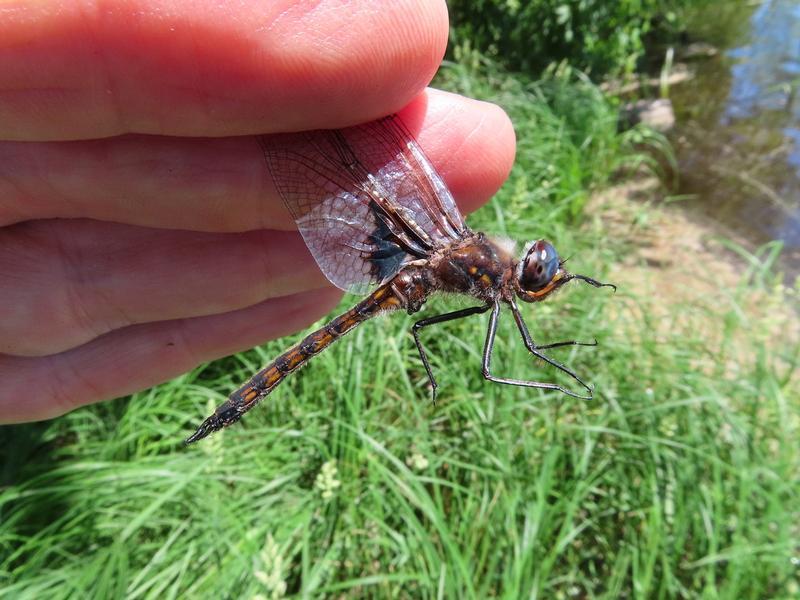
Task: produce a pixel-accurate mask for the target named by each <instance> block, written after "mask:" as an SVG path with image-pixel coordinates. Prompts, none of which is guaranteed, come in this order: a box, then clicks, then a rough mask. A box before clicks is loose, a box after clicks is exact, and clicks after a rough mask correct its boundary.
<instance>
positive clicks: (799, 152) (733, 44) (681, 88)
mask: <svg viewBox="0 0 800 600" xmlns="http://www.w3.org/2000/svg"><path fill="white" fill-rule="evenodd" d="M713 5H714V6H712V8H709V9H707V10H705V11H704V12H703V14H702V15H700V16H698V17H697V18H698V23H696V29H697V30H698V33H695V36H698V35H702V34H703V32H705V35H706V36H707V38H708V39H706V40H705V41H708V42H710V43H711V44H713V45H714V46H716V47H717V48H718V49H719V52H718V53H717V54H716V55H715V56H712V57H710V58H709V57H706V58H700V59H695V60H694V61H692V62H690V63H689V64H690V66H691V68H692V70H693V71H694V72H695V77H694V78H693V79H691V80H689V81H687V82H684V83H681V84H678V85H675V86H673V87H672V88H671V89H670V91H669V96H670V98H671V100H672V102H673V105H674V108H675V113H676V117H677V123H678V124H677V127H676V129H675V131H674V134H673V135H672V136H671V137H672V141H673V143H674V145H675V148H676V152H677V155H678V161H679V163H680V177H681V182H680V185H679V190H680V193H682V194H688V195H689V198H688V200H687V202H688V203H690V205H691V207H692V208H694V209H697V210H700V211H702V212H703V213H705V214H707V215H709V216H711V217H712V218H713V219H714V220H715V221H718V222H720V223H722V224H723V225H725V226H726V227H728V228H729V229H730V230H731V231H735V232H736V233H738V234H740V235H741V237H743V238H744V239H746V240H748V242H749V243H748V245H749V246H750V247H751V249H752V248H753V247H755V246H757V245H760V244H762V243H764V242H767V241H769V240H772V239H779V240H781V241H782V242H783V243H784V251H783V255H782V263H783V267H784V270H785V271H786V272H787V274H788V275H789V276H790V277H791V279H794V277H796V276H797V275H800V98H798V96H799V95H800V89H799V88H800V1H798V0H794V1H793V0H764V1H762V2H746V1H744V0H739V1H738V2H721V3H713Z"/></svg>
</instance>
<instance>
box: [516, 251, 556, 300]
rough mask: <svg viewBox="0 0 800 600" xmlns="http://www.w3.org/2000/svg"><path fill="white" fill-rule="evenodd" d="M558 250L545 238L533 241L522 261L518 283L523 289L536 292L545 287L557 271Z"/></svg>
mask: <svg viewBox="0 0 800 600" xmlns="http://www.w3.org/2000/svg"><path fill="white" fill-rule="evenodd" d="M558 266H559V260H558V252H556V249H555V248H553V244H551V243H550V242H548V241H546V240H539V241H537V242H535V243H534V244H533V245H532V246H531V247H530V250H528V254H526V255H525V258H524V259H523V262H522V268H521V271H520V278H519V285H520V287H521V288H522V289H523V290H526V291H529V292H537V291H539V290H541V289H542V288H544V287H547V284H549V283H550V282H551V281H552V280H553V277H555V274H556V273H557V272H558Z"/></svg>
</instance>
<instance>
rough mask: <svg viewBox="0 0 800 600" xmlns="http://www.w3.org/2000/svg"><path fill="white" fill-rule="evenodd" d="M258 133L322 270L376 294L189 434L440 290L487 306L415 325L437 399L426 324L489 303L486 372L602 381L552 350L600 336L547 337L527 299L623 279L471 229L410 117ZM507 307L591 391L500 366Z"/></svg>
mask: <svg viewBox="0 0 800 600" xmlns="http://www.w3.org/2000/svg"><path fill="white" fill-rule="evenodd" d="M257 140H258V144H259V146H260V149H261V151H262V152H263V155H264V159H265V161H266V166H267V169H268V170H269V173H270V175H271V176H272V180H273V182H274V184H275V187H276V188H277V191H278V194H279V195H280V197H281V198H282V199H283V202H284V204H285V205H286V207H287V209H288V210H289V212H290V213H291V214H292V217H293V218H294V220H295V223H296V225H297V228H298V230H299V231H300V233H301V235H302V236H303V240H304V241H305V243H306V245H307V246H308V248H309V250H310V252H311V254H312V255H313V257H314V259H315V260H316V262H317V264H318V265H319V268H320V269H321V270H322V272H323V273H324V274H325V276H326V277H327V278H328V280H330V282H331V283H333V284H334V285H335V286H337V287H339V288H341V289H343V290H345V291H347V292H351V293H354V294H359V295H361V296H366V297H365V298H364V299H363V300H361V301H360V302H358V303H357V304H356V305H355V306H354V307H353V308H351V309H350V310H348V311H347V312H345V313H344V314H342V315H340V316H338V317H336V318H334V319H332V320H331V321H329V322H328V323H327V324H326V325H325V326H323V327H322V328H320V329H318V330H316V331H314V332H313V333H310V334H308V335H307V336H306V337H304V338H303V339H302V340H301V341H300V342H298V343H297V344H295V345H294V346H292V347H291V348H289V349H288V350H286V351H285V352H283V353H282V354H281V355H279V356H278V357H277V358H275V360H273V361H272V362H271V363H270V364H268V365H267V366H266V367H265V368H264V369H262V370H261V371H259V372H258V373H256V374H255V375H254V376H253V377H252V378H251V379H250V380H249V381H248V382H247V383H245V384H244V385H243V386H241V387H240V388H239V389H237V390H236V391H235V392H233V394H231V395H230V397H229V398H228V399H227V400H226V401H225V402H223V403H222V404H221V405H220V406H219V407H218V408H217V409H216V410H215V411H214V414H212V415H211V416H209V417H208V418H207V419H206V420H205V421H204V422H203V423H202V424H201V425H200V427H198V428H197V431H196V432H195V433H194V434H192V435H191V436H190V437H189V438H188V439H187V440H186V443H193V442H196V441H198V440H200V439H202V438H204V437H206V436H208V435H209V434H211V433H213V432H215V431H218V430H220V429H222V428H223V427H227V426H229V425H232V424H233V423H236V422H237V421H239V419H241V418H242V416H243V415H244V414H245V413H246V412H248V411H249V410H250V409H252V408H253V407H254V406H255V405H256V404H257V403H258V402H260V401H261V400H263V399H264V398H265V397H266V396H267V395H269V394H270V393H271V392H272V391H273V390H274V389H275V388H276V387H277V386H278V385H279V384H280V383H281V382H282V381H284V380H285V379H286V377H288V376H289V375H290V374H291V373H293V372H295V371H297V370H298V369H299V368H300V367H302V366H304V365H305V364H306V363H307V362H308V361H309V360H311V359H312V358H313V357H314V356H316V355H317V354H319V353H320V352H322V351H323V350H325V349H326V348H327V347H328V346H330V345H331V344H333V342H335V341H336V340H338V339H339V338H341V337H342V336H343V335H345V334H346V333H348V332H350V331H352V330H353V329H354V328H355V327H357V326H358V325H360V324H361V323H364V322H365V321H367V320H369V319H371V318H373V317H375V316H377V315H379V314H382V313H387V312H392V311H398V310H405V311H407V312H408V313H409V314H414V313H416V312H417V311H419V310H420V309H421V308H422V306H423V305H424V304H425V302H426V301H427V300H428V299H429V298H430V297H431V296H432V295H433V294H435V293H441V292H444V293H451V294H462V295H466V296H470V297H472V298H474V299H475V300H476V301H477V303H478V304H477V305H475V306H470V307H468V308H463V309H460V310H456V311H453V312H448V313H445V314H440V315H436V316H431V317H427V318H423V319H421V320H418V321H416V323H414V325H413V327H412V333H413V337H414V342H415V344H416V346H417V350H418V351H419V356H420V358H421V360H422V364H423V366H424V367H425V371H426V373H427V376H428V380H429V382H430V387H431V394H432V397H433V401H434V402H435V401H436V394H437V390H438V387H439V386H438V383H437V381H436V377H435V376H434V374H433V370H432V368H431V364H430V361H429V359H428V355H427V353H426V352H425V349H424V347H423V345H422V342H421V338H420V332H421V331H422V330H423V329H425V328H426V327H430V326H432V325H437V324H441V323H445V322H447V321H453V320H456V319H462V318H465V317H469V316H472V315H477V314H481V313H486V312H490V317H489V325H488V330H487V334H486V339H485V342H484V346H483V358H482V374H483V377H484V378H485V379H487V380H489V381H492V382H495V383H501V384H509V385H515V386H523V387H529V388H538V389H544V390H555V391H558V392H561V393H563V394H566V395H568V396H573V397H576V398H583V399H591V397H592V393H593V389H592V387H590V386H589V385H588V384H587V383H585V382H584V381H583V380H582V379H581V378H580V377H578V375H577V374H576V373H575V372H574V371H573V370H572V369H570V368H569V367H567V366H565V365H563V364H561V363H560V362H558V361H556V360H554V359H553V358H551V357H550V356H548V355H547V354H545V353H544V350H548V349H552V348H558V347H562V346H574V345H580V346H595V345H597V340H594V341H593V342H588V343H586V342H577V341H574V340H570V341H564V342H556V343H550V344H544V345H538V344H536V343H535V342H534V340H533V338H532V336H531V334H530V332H529V330H528V327H527V326H526V324H525V321H524V320H523V318H522V314H521V313H520V309H519V305H518V304H517V300H520V301H522V302H528V303H533V302H541V301H543V300H544V299H546V298H548V297H550V295H551V294H553V293H554V292H555V291H556V290H558V289H559V288H561V287H562V286H563V285H565V284H566V283H568V282H570V281H574V280H580V281H584V282H586V283H588V284H590V285H592V286H594V287H597V288H600V287H610V288H613V289H614V290H615V291H616V286H614V285H613V284H610V283H601V282H599V281H597V280H595V279H592V278H591V277H587V276H585V275H577V274H573V273H569V272H568V271H567V270H566V269H565V267H564V263H565V261H564V260H562V259H561V258H560V257H559V255H558V253H557V252H556V249H555V248H554V247H553V245H552V244H551V243H550V242H549V241H547V240H544V239H539V240H535V241H532V242H529V243H528V244H526V245H525V247H524V250H523V251H522V253H521V256H519V257H517V255H516V254H515V253H514V243H513V242H511V241H510V240H506V239H502V238H491V237H489V236H487V235H485V234H483V233H480V232H475V231H473V230H472V229H470V228H469V227H468V226H467V224H466V223H465V221H464V217H463V216H462V215H461V212H460V211H459V209H458V207H457V206H456V203H455V200H454V199H453V195H452V194H451V192H450V190H449V189H448V188H447V185H445V183H444V181H443V180H442V177H441V176H440V175H439V173H437V171H436V169H435V168H434V167H433V165H432V164H431V161H430V160H429V159H428V158H427V157H426V155H425V153H424V152H423V151H422V149H421V148H420V146H419V144H418V143H417V141H416V140H415V139H414V137H413V136H412V135H411V133H410V132H409V131H408V129H407V128H406V126H405V125H404V124H403V122H402V121H401V119H400V117H398V116H397V115H392V116H388V117H384V118H382V119H380V120H377V121H373V122H370V123H366V124H362V125H356V126H353V127H348V128H345V129H336V130H315V131H306V132H300V133H282V134H269V135H261V136H258V137H257ZM504 307H507V308H509V309H510V310H511V314H512V315H513V318H514V321H515V322H516V325H517V328H518V329H519V332H520V334H521V335H522V340H523V342H524V344H525V347H526V348H527V350H528V352H530V354H531V355H533V356H534V357H536V358H538V359H540V360H542V361H544V362H545V363H547V364H549V365H551V366H552V367H554V368H556V369H558V370H560V371H563V372H564V373H566V374H567V375H569V376H570V377H572V379H573V380H575V381H576V382H577V383H578V384H579V385H580V386H582V393H578V392H575V391H573V390H571V389H568V388H566V387H563V386H561V385H559V384H556V383H550V382H541V381H528V380H522V379H510V378H507V377H499V376H497V375H495V374H494V372H493V370H492V354H493V349H494V343H495V337H496V332H497V324H498V320H499V317H500V313H501V309H502V308H504ZM583 390H585V392H583Z"/></svg>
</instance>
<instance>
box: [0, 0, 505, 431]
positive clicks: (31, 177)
mask: <svg viewBox="0 0 800 600" xmlns="http://www.w3.org/2000/svg"><path fill="white" fill-rule="evenodd" d="M446 41H447V13H446V8H445V4H444V2H443V1H438V0H436V1H435V0H428V1H423V0H399V1H396V2H392V3H382V4H381V5H380V9H379V10H378V9H376V4H375V3H374V2H369V1H367V0H363V1H361V0H358V1H351V2H344V1H343V0H340V1H333V0H319V1H317V2H293V1H292V2H289V1H277V0H273V1H271V2H260V3H228V2H224V1H223V2H210V1H207V0H194V1H192V2H183V1H181V2H172V3H164V2H159V3H156V2H155V1H153V2H148V1H141V0H128V1H119V0H110V1H109V0H106V1H104V2H97V1H95V2H90V1H87V0H81V1H74V0H73V1H69V2H67V1H64V2H40V1H36V0H22V1H17V2H13V3H11V4H5V5H4V7H3V9H2V12H0V298H2V302H0V422H3V423H11V422H21V421H31V420H37V419H45V418H50V417H54V416H57V415H60V414H63V413H65V412H67V411H70V410H73V409H74V408H77V407H79V406H82V405H85V404H89V403H92V402H98V401H101V400H107V399H111V398H114V397H118V396H121V395H125V394H129V393H132V392H134V391H137V390H141V389H144V388H147V387H150V386H152V385H155V384H157V383H159V382H163V381H165V380H168V379H170V378H172V377H174V376H176V375H178V374H180V373H183V372H185V371H187V370H189V369H191V368H193V367H195V366H196V365H198V364H200V363H202V362H204V361H208V360H212V359H214V358H218V357H221V356H225V355H228V354H231V353H233V352H237V351H240V350H243V349H246V348H250V347H252V346H254V345H257V344H259V343H262V342H264V341H266V340H268V339H272V338H276V337H280V336H284V335H287V334H289V333H292V332H295V331H297V330H299V329H302V328H304V327H306V326H307V325H309V324H310V323H312V322H313V321H315V320H317V319H319V318H320V317H321V316H323V315H324V314H326V313H327V312H328V311H330V310H331V309H332V308H333V307H334V305H335V304H336V303H337V302H338V300H339V298H340V294H341V293H340V292H339V291H337V290H335V289H334V288H332V286H330V284H329V283H327V281H326V280H325V278H324V276H323V275H322V274H321V273H320V272H319V270H318V269H317V267H316V265H315V263H314V261H313V259H312V258H311V256H310V255H309V253H308V251H307V249H306V248H305V245H304V244H303V242H302V239H301V238H300V236H299V234H298V233H297V232H296V231H295V230H294V227H293V222H292V219H291V217H290V216H289V214H288V212H287V211H286V210H285V208H284V206H283V204H282V202H281V200H280V198H279V197H278V195H277V193H276V191H275V189H274V187H273V186H272V183H271V181H270V179H269V176H268V174H267V172H266V169H265V166H264V161H263V157H262V156H261V155H260V154H259V151H258V146H257V144H256V142H255V140H254V138H253V137H251V136H252V135H253V134H256V133H267V132H278V131H295V130H303V129H313V128H320V127H322V128H336V127H343V126H347V125H351V124H355V123H359V122H364V121H367V120H371V119H374V118H377V117H379V116H381V115H384V114H388V113H392V112H397V111H400V114H401V116H402V118H403V120H404V121H405V122H406V123H407V125H408V126H409V128H410V129H411V131H412V133H414V135H415V136H416V137H417V139H418V141H419V142H420V145H421V146H422V147H423V149H424V150H425V151H426V153H427V154H428V155H429V157H430V158H431V160H432V162H433V163H434V165H435V166H436V167H437V169H438V170H439V171H440V172H441V174H442V176H443V177H444V179H445V181H446V182H447V184H448V185H449V186H450V188H451V190H452V191H453V193H454V195H455V197H456V199H457V201H458V203H459V206H460V207H461V209H462V210H463V211H465V212H469V211H471V210H474V209H475V208H477V207H478V206H480V205H481V204H482V203H484V202H485V201H486V200H487V199H488V198H490V197H491V196H492V194H494V192H495V191H496V190H497V189H498V188H499V187H500V185H501V184H502V182H503V181H504V180H505V178H506V176H507V175H508V172H509V170H510V168H511V165H512V163H513V158H514V133H513V129H512V127H511V124H510V122H509V120H508V118H507V116H506V115H505V114H504V113H503V112H502V111H501V110H500V109H499V108H497V107H496V106H493V105H490V104H486V103H482V102H477V101H474V100H469V99H466V98H463V97H460V96H455V95H452V94H446V93H443V92H438V91H435V90H431V89H426V85H427V84H428V83H429V81H430V79H431V77H432V76H433V74H434V73H435V71H436V69H437V67H438V65H439V62H440V60H441V58H442V55H443V53H444V49H445V44H446Z"/></svg>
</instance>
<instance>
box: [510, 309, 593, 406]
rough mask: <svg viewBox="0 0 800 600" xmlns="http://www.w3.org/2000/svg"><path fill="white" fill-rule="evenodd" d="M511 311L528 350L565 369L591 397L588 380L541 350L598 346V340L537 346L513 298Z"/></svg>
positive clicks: (562, 369) (557, 367) (571, 341)
mask: <svg viewBox="0 0 800 600" xmlns="http://www.w3.org/2000/svg"><path fill="white" fill-rule="evenodd" d="M511 312H512V314H513V315H514V321H516V323H517V329H519V333H520V335H522V340H523V342H525V347H526V348H527V349H528V352H530V353H531V354H533V355H534V356H535V357H537V358H541V359H542V360H543V361H545V362H546V363H548V364H550V365H552V366H554V367H555V368H556V369H559V370H561V371H563V372H564V373H566V374H567V375H569V376H570V377H572V378H573V379H574V380H575V381H577V382H578V383H580V384H581V385H582V386H583V387H584V388H586V389H587V390H588V392H589V397H590V398H591V395H592V391H593V390H592V388H591V387H590V386H589V385H587V384H586V382H584V381H583V380H582V379H581V378H580V377H578V375H577V374H576V373H575V371H573V370H572V369H570V368H569V367H567V366H566V365H563V364H562V363H560V362H558V361H557V360H553V359H552V358H550V357H549V356H547V355H546V354H543V353H542V352H540V350H545V349H547V348H559V347H561V346H596V345H597V340H594V342H592V343H589V342H576V341H573V340H570V341H567V342H555V343H554V344H545V345H542V346H537V345H536V344H535V343H534V341H533V338H532V337H531V334H530V332H529V331H528V326H527V325H526V324H525V321H524V320H523V318H522V313H520V312H519V308H518V307H517V304H516V302H514V301H513V299H512V301H511Z"/></svg>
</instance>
